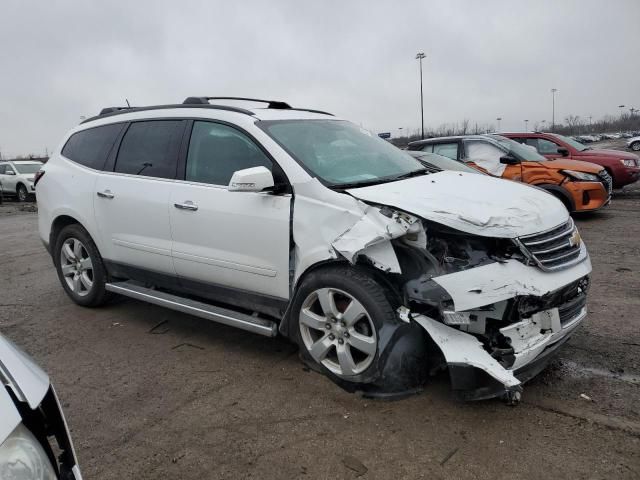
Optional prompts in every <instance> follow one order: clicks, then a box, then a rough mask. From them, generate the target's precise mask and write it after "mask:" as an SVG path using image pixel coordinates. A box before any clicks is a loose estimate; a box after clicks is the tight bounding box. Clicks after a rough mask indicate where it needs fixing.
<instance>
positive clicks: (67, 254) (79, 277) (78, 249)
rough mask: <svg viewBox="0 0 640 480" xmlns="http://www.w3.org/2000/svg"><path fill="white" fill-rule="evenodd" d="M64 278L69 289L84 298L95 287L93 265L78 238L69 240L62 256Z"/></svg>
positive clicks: (65, 244) (63, 246)
mask: <svg viewBox="0 0 640 480" xmlns="http://www.w3.org/2000/svg"><path fill="white" fill-rule="evenodd" d="M60 266H61V269H62V276H63V277H64V280H65V282H67V286H68V287H69V289H70V290H71V291H72V292H73V293H74V294H76V295H78V296H80V297H84V296H85V295H88V294H89V293H90V292H91V288H92V287H93V263H92V262H91V257H90V256H89V252H88V251H87V249H86V247H85V246H84V245H83V244H82V242H81V241H80V240H78V239H77V238H73V237H71V238H67V239H66V240H65V241H64V243H63V244H62V250H61V254H60Z"/></svg>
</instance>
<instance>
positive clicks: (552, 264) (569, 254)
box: [518, 218, 583, 270]
mask: <svg viewBox="0 0 640 480" xmlns="http://www.w3.org/2000/svg"><path fill="white" fill-rule="evenodd" d="M518 241H519V243H520V247H521V248H522V250H523V252H524V254H525V255H526V256H527V257H529V258H530V259H531V260H533V261H534V262H535V263H536V264H537V265H538V266H539V267H540V268H541V269H543V270H558V269H561V268H564V267H568V266H569V265H573V264H575V263H577V262H579V261H581V260H582V259H583V256H582V255H581V252H582V249H581V244H582V240H581V239H580V234H579V233H578V229H577V228H576V226H575V225H574V223H573V219H571V218H569V221H567V222H566V223H563V224H562V225H559V226H557V227H555V228H552V229H551V230H547V231H546V232H542V233H535V234H533V235H526V236H523V237H520V238H518Z"/></svg>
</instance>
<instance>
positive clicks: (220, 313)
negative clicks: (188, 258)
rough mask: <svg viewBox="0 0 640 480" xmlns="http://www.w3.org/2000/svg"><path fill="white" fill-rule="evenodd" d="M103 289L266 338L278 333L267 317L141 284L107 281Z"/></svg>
mask: <svg viewBox="0 0 640 480" xmlns="http://www.w3.org/2000/svg"><path fill="white" fill-rule="evenodd" d="M105 288H106V289H107V290H108V291H110V292H114V293H119V294H120V295H124V296H126V297H131V298H135V299H137V300H142V301H143V302H148V303H153V304H154V305H159V306H161V307H166V308H169V309H171V310H176V311H178V312H182V313H188V314H189V315H194V316H196V317H200V318H204V319H206V320H211V321H213V322H218V323H222V324H224V325H229V326H230V327H236V328H241V329H242V330H246V331H248V332H252V333H258V334H260V335H265V336H267V337H275V336H276V335H277V333H278V326H277V325H276V323H275V322H272V321H270V320H265V319H264V318H259V317H254V316H251V315H247V314H246V313H241V312H236V311H234V310H229V309H227V308H222V307H216V306H214V305H210V304H208V303H204V302H198V301H197V300H191V299H189V298H184V297H179V296H177V295H172V294H171V293H166V292H160V291H158V290H154V289H152V288H146V287H143V286H141V285H139V284H137V283H134V282H130V281H127V282H116V283H107V284H106V285H105Z"/></svg>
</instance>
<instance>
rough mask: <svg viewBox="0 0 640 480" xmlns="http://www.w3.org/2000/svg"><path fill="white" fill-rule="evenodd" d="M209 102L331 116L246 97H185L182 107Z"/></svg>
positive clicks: (326, 113) (273, 101) (278, 101)
mask: <svg viewBox="0 0 640 480" xmlns="http://www.w3.org/2000/svg"><path fill="white" fill-rule="evenodd" d="M209 100H239V101H243V102H258V103H266V104H267V108H272V109H274V110H296V111H299V112H311V113H320V114H322V115H331V116H333V113H329V112H323V111H322V110H312V109H311V108H294V107H292V106H291V105H289V104H288V103H286V102H282V101H280V100H261V99H259V98H247V97H187V98H186V99H185V101H184V102H182V104H183V105H209Z"/></svg>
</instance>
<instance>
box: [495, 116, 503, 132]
mask: <svg viewBox="0 0 640 480" xmlns="http://www.w3.org/2000/svg"><path fill="white" fill-rule="evenodd" d="M496 120H497V121H498V132H499V131H500V121H501V120H502V117H498V118H496Z"/></svg>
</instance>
